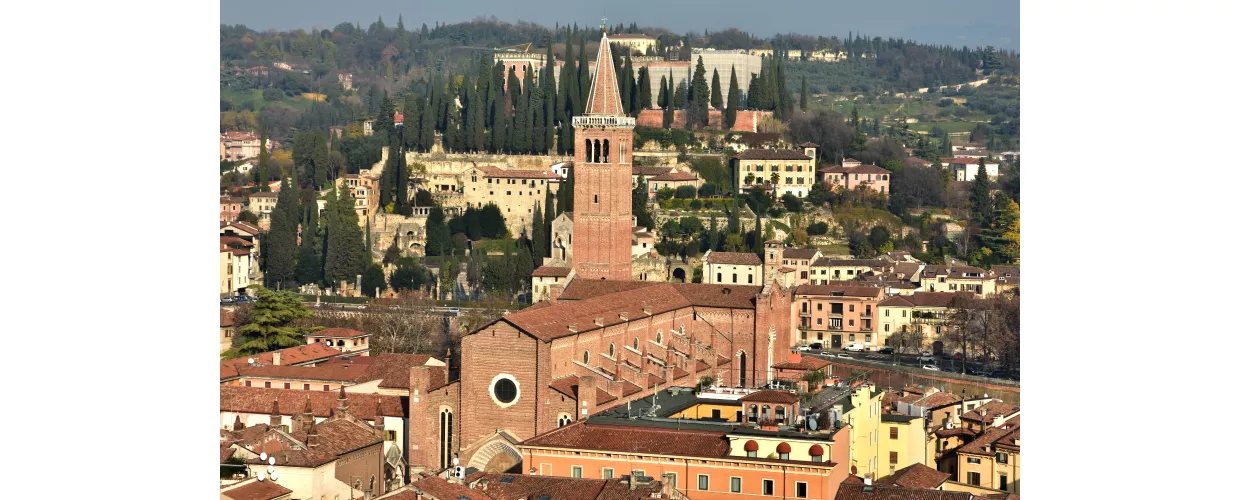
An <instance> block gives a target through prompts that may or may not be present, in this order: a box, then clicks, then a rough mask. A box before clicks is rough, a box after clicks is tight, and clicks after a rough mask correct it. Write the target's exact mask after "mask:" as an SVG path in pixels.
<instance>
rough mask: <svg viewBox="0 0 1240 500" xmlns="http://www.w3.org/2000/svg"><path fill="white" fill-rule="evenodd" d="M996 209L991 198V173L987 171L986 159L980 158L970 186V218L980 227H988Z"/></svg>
mask: <svg viewBox="0 0 1240 500" xmlns="http://www.w3.org/2000/svg"><path fill="white" fill-rule="evenodd" d="M994 209H995V205H994V201H993V200H992V199H991V198H990V175H989V174H987V173H986V159H985V158H979V159H978V166H977V176H976V177H974V178H973V184H972V185H970V186H969V213H970V218H972V219H973V221H974V222H976V223H977V225H978V227H980V228H982V229H985V228H988V227H990V221H991V217H993V216H994Z"/></svg>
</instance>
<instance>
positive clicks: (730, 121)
mask: <svg viewBox="0 0 1240 500" xmlns="http://www.w3.org/2000/svg"><path fill="white" fill-rule="evenodd" d="M740 104H741V89H740V85H738V84H737V82H736V66H732V81H731V82H729V83H728V108H727V110H725V111H724V113H723V128H724V129H731V128H732V126H734V125H736V110H737V109H739V108H740Z"/></svg>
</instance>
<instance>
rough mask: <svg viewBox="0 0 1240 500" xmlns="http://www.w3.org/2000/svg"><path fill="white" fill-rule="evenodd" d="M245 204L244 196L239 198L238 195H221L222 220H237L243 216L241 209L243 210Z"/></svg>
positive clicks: (227, 221)
mask: <svg viewBox="0 0 1240 500" xmlns="http://www.w3.org/2000/svg"><path fill="white" fill-rule="evenodd" d="M244 205H245V199H244V198H238V197H236V196H221V197H220V222H222V223H231V222H236V221H237V218H238V217H240V216H241V211H242V210H243V208H242V207H243V206H244Z"/></svg>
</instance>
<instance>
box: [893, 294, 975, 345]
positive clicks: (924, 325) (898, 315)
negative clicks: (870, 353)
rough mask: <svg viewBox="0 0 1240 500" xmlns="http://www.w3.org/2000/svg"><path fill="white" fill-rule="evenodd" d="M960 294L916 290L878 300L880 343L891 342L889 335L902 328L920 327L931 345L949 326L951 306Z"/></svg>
mask: <svg viewBox="0 0 1240 500" xmlns="http://www.w3.org/2000/svg"><path fill="white" fill-rule="evenodd" d="M955 297H956V294H955V293H952V292H914V293H913V294H912V295H894V296H891V297H888V298H886V299H884V300H883V301H882V302H879V303H878V337H877V339H876V341H877V342H878V344H879V345H890V343H889V342H888V337H890V336H891V335H892V334H895V333H898V332H915V331H920V332H921V334H922V342H923V347H924V346H929V345H930V344H931V343H932V342H934V340H935V339H936V338H938V335H939V334H941V333H942V332H943V328H945V326H944V323H945V322H946V320H947V317H948V315H949V314H950V312H951V311H950V309H949V308H948V307H947V305H948V304H950V303H951V301H952V299H954V298H955Z"/></svg>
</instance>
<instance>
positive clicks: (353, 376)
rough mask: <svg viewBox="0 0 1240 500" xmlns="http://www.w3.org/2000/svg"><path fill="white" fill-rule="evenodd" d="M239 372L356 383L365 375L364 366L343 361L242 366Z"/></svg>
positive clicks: (254, 376) (247, 375) (258, 376)
mask: <svg viewBox="0 0 1240 500" xmlns="http://www.w3.org/2000/svg"><path fill="white" fill-rule="evenodd" d="M240 372H241V376H242V377H244V378H252V379H288V380H313V381H324V382H342V383H343V382H348V383H357V382H359V381H361V379H362V377H363V376H364V375H366V368H364V367H358V366H354V365H351V364H344V363H339V364H335V363H332V364H322V365H319V366H287V365H267V366H248V367H242V368H241V369H240Z"/></svg>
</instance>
